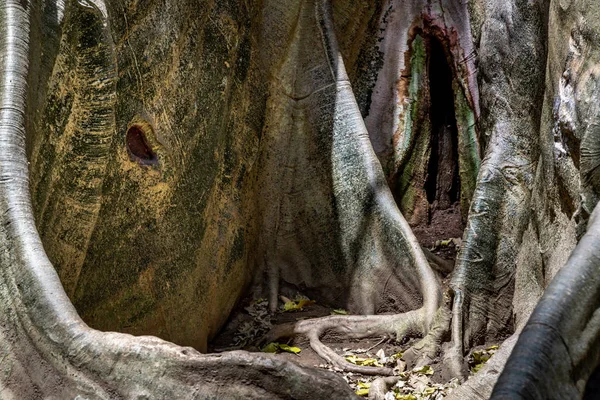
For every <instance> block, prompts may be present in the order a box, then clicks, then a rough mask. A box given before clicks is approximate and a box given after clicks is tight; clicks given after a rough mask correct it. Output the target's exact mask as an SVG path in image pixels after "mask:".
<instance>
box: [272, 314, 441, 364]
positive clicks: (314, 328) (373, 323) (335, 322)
mask: <svg viewBox="0 0 600 400" xmlns="http://www.w3.org/2000/svg"><path fill="white" fill-rule="evenodd" d="M427 317H428V315H427V313H426V311H425V310H424V309H419V310H415V311H409V312H407V313H404V314H394V315H334V316H329V317H321V318H315V319H310V320H305V321H298V322H294V323H288V324H283V325H278V326H276V327H274V328H273V329H271V331H270V332H268V333H267V334H266V335H265V338H264V341H265V342H267V341H268V342H271V341H275V340H277V339H279V338H282V337H291V336H295V335H305V336H306V337H308V339H309V340H310V347H311V348H312V349H313V350H314V351H315V352H316V353H317V354H318V355H319V356H320V357H321V358H323V359H324V360H326V361H327V362H329V363H330V364H332V365H333V366H335V367H337V368H340V369H342V370H344V371H347V372H354V373H359V374H363V375H393V373H394V371H393V369H392V368H385V367H367V366H362V365H355V364H351V363H349V362H347V361H346V360H345V359H344V357H342V356H340V355H339V354H337V353H336V352H335V351H333V350H332V349H331V348H329V347H328V346H326V345H325V344H323V342H321V336H322V335H323V334H325V333H326V332H328V331H335V332H338V333H341V334H343V335H345V336H346V337H348V338H352V339H361V338H366V337H373V336H391V335H395V336H396V339H397V340H400V339H402V338H403V337H405V336H408V335H411V334H420V335H426V334H427V333H428V332H429V324H428V321H429V320H430V319H431V318H427Z"/></svg>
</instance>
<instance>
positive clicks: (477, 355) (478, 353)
mask: <svg viewBox="0 0 600 400" xmlns="http://www.w3.org/2000/svg"><path fill="white" fill-rule="evenodd" d="M497 350H498V346H496V345H494V346H489V347H486V348H485V349H482V350H474V351H473V353H471V356H470V357H469V360H468V361H469V367H470V370H471V373H472V374H476V373H477V372H479V370H480V369H481V368H483V366H484V365H485V363H487V362H488V360H489V359H490V358H491V357H492V356H493V355H494V353H496V351H497Z"/></svg>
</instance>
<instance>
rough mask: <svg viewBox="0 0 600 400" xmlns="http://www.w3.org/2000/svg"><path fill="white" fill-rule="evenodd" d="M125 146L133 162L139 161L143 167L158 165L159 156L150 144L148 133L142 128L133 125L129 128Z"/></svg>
mask: <svg viewBox="0 0 600 400" xmlns="http://www.w3.org/2000/svg"><path fill="white" fill-rule="evenodd" d="M125 145H126V147H127V152H128V153H129V157H130V158H131V160H132V161H137V162H139V163H140V164H142V165H155V164H157V163H158V156H157V155H156V153H155V152H154V151H153V150H152V147H151V146H150V144H149V143H148V139H147V138H146V132H145V131H144V129H143V128H142V127H141V126H139V125H132V126H131V127H129V129H128V130H127V135H126V136H125Z"/></svg>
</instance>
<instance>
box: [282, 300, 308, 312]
mask: <svg viewBox="0 0 600 400" xmlns="http://www.w3.org/2000/svg"><path fill="white" fill-rule="evenodd" d="M311 304H315V301H314V300H307V299H302V300H299V301H289V302H287V303H285V304H284V305H283V311H284V312H285V311H297V310H302V309H303V308H304V307H307V306H309V305H311Z"/></svg>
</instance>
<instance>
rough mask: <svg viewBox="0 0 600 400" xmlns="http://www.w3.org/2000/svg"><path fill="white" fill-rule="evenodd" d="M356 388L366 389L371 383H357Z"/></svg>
mask: <svg viewBox="0 0 600 400" xmlns="http://www.w3.org/2000/svg"><path fill="white" fill-rule="evenodd" d="M358 387H359V388H361V389H368V388H370V387H371V382H358Z"/></svg>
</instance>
